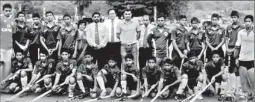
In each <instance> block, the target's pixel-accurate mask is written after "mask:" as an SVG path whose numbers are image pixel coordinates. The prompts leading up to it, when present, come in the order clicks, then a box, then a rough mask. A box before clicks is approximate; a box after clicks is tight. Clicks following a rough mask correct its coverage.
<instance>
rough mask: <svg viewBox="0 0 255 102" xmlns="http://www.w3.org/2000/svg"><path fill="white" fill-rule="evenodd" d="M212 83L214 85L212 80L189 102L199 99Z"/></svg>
mask: <svg viewBox="0 0 255 102" xmlns="http://www.w3.org/2000/svg"><path fill="white" fill-rule="evenodd" d="M210 85H212V82H210V83H209V84H208V85H206V86H205V87H204V89H203V90H201V91H200V92H198V93H197V94H196V96H194V97H193V98H192V99H191V100H190V101H189V102H195V101H196V100H197V98H198V97H199V95H201V94H202V93H203V92H204V91H205V90H206V89H207V88H208V87H209V86H210Z"/></svg>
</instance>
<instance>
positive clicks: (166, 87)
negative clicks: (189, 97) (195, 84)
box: [150, 85, 171, 102]
mask: <svg viewBox="0 0 255 102" xmlns="http://www.w3.org/2000/svg"><path fill="white" fill-rule="evenodd" d="M170 87H171V85H167V86H165V87H164V89H163V90H161V91H160V92H159V94H157V95H156V96H155V97H154V98H153V99H152V100H151V101H150V102H154V101H155V100H156V99H157V98H158V97H159V96H160V95H161V94H162V93H163V92H165V91H166V90H167V89H168V88H170ZM158 91H159V90H158Z"/></svg>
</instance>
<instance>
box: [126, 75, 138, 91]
mask: <svg viewBox="0 0 255 102" xmlns="http://www.w3.org/2000/svg"><path fill="white" fill-rule="evenodd" d="M127 87H128V88H129V90H130V91H131V90H136V87H137V82H136V81H134V79H133V77H132V76H130V75H128V76H127Z"/></svg>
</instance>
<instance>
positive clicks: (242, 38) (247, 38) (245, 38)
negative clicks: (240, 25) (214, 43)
mask: <svg viewBox="0 0 255 102" xmlns="http://www.w3.org/2000/svg"><path fill="white" fill-rule="evenodd" d="M236 46H241V49H240V54H239V60H240V61H252V60H254V28H253V30H252V31H251V32H250V33H249V35H248V34H247V31H246V29H242V30H240V31H239V32H238V36H237V41H236Z"/></svg>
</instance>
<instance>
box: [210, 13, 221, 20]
mask: <svg viewBox="0 0 255 102" xmlns="http://www.w3.org/2000/svg"><path fill="white" fill-rule="evenodd" d="M214 17H215V18H217V19H220V15H219V14H217V13H213V14H212V16H211V19H212V18H214Z"/></svg>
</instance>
